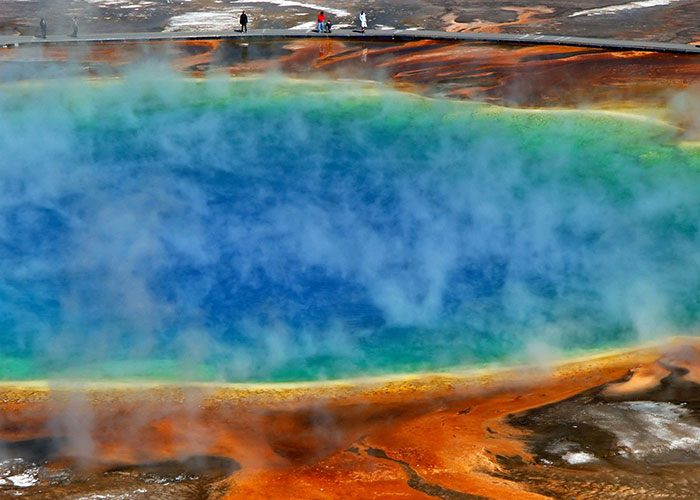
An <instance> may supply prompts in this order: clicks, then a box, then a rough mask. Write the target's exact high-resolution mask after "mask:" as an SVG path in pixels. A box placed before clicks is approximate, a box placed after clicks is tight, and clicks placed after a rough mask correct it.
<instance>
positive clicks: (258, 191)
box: [0, 75, 700, 380]
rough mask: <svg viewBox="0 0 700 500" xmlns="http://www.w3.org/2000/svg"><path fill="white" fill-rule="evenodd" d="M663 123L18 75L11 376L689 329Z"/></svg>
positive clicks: (321, 88) (166, 368) (688, 215)
mask: <svg viewBox="0 0 700 500" xmlns="http://www.w3.org/2000/svg"><path fill="white" fill-rule="evenodd" d="M669 134H670V132H669V130H668V129H665V128H664V127H662V126H659V125H652V124H645V123H642V122H638V121H634V120H628V119H621V118H616V117H612V116H608V115H601V114H583V113H547V114H545V113H532V112H517V111H506V110H499V109H496V108H490V107H486V106H477V105H466V104H462V103H455V102H441V101H430V100H425V99H421V98H416V97H412V96H408V95H404V94H399V93H396V92H393V91H389V90H378V89H374V88H369V87H362V86H360V85H358V84H352V85H351V84H337V83H335V84H332V83H323V82H315V83H310V82H306V83H301V82H292V81H288V80H274V79H271V80H235V81H230V80H225V81H218V80H210V81H207V82H198V83H197V82H191V81H183V80H182V79H180V78H179V77H175V76H168V75H166V76H164V77H162V78H158V79H153V78H145V77H143V76H140V75H132V76H130V77H128V78H126V79H125V80H124V81H120V82H102V83H86V82H83V81H65V82H62V83H61V82H59V83H47V84H42V85H31V86H26V87H7V88H5V89H3V92H2V93H1V94H0V151H1V152H2V157H3V160H2V162H3V167H2V172H3V174H2V177H1V178H0V192H1V193H2V197H0V329H1V331H0V337H1V339H2V349H1V350H0V355H1V356H2V357H3V359H2V362H0V376H2V377H4V378H10V379H12V378H33V377H46V376H66V375H67V376H89V377H98V376H118V377H122V376H155V377H179V378H188V379H201V378H204V379H217V380H295V379H305V378H324V377H338V376H349V375H357V374H367V373H382V372H391V371H403V370H415V369H436V368H441V367H447V366H451V365H455V364H465V363H466V364H469V363H475V362H482V361H488V360H493V359H497V358H502V357H506V358H508V357H518V356H519V353H520V352H521V350H523V348H524V347H526V346H533V345H535V346H536V345H546V346H548V348H550V349H571V348H580V347H593V346H599V345H602V344H608V343H621V342H631V341H636V340H638V339H640V338H651V337H654V336H658V335H662V334H668V333H678V332H693V331H694V330H695V329H696V328H697V325H698V322H699V321H700V306H699V304H700V296H699V295H698V293H699V292H698V290H700V257H699V255H700V253H698V252H697V249H698V248H699V243H700V241H699V240H700V235H699V234H698V220H700V204H698V202H697V199H698V197H697V193H698V189H700V170H699V169H698V159H697V155H696V154H693V153H688V152H684V151H682V150H680V149H678V148H676V147H674V146H671V145H668V141H669V139H670V136H669ZM530 351H532V349H530Z"/></svg>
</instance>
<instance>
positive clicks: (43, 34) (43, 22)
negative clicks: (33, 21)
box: [39, 17, 46, 38]
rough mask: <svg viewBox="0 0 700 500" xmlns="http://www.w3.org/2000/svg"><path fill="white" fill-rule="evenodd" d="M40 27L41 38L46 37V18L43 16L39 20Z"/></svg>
mask: <svg viewBox="0 0 700 500" xmlns="http://www.w3.org/2000/svg"><path fill="white" fill-rule="evenodd" d="M39 28H40V29H41V38H46V19H44V18H43V17H42V18H41V21H39Z"/></svg>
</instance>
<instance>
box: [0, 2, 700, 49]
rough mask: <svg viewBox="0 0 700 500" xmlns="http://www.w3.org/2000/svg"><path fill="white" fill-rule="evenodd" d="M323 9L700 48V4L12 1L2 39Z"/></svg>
mask: <svg viewBox="0 0 700 500" xmlns="http://www.w3.org/2000/svg"><path fill="white" fill-rule="evenodd" d="M319 8H323V9H324V10H325V11H326V13H327V14H328V17H329V19H330V20H331V22H333V23H334V24H335V25H340V26H343V25H344V26H345V27H347V26H353V25H355V24H357V14H358V12H359V11H360V10H365V11H367V13H368V17H369V21H370V27H375V28H376V27H378V28H391V27H393V28H401V29H406V28H414V29H428V30H436V29H440V30H449V31H486V32H502V33H542V34H566V35H575V36H591V37H604V38H624V39H634V40H654V41H661V42H677V43H692V42H695V41H696V40H700V27H699V26H698V23H697V19H698V17H699V14H700V0H658V1H656V2H644V3H643V6H640V2H633V1H626V0H588V1H586V2H578V1H572V0H556V1H551V0H546V1H542V2H540V3H533V2H530V1H529V0H486V1H483V2H466V1H454V0H442V1H441V0H406V1H402V2H394V1H390V0H367V1H357V0H352V1H350V2H341V1H339V0H324V1H322V2H311V3H306V2H304V1H298V2H297V1H294V2H282V1H281V0H269V1H261V0H238V1H235V2H234V1H225V2H221V1H220V0H219V1H216V0H193V1H186V0H149V1H135V0H29V1H27V0H5V1H3V2H2V4H1V5H0V35H11V34H23V35H35V34H38V33H39V19H40V18H41V17H44V18H45V19H46V20H47V22H48V26H49V29H48V31H49V34H67V33H70V32H71V30H72V24H71V23H72V21H71V18H72V17H73V16H75V17H76V18H77V19H78V21H79V24H80V31H81V32H83V33H90V32H92V33H116V32H134V31H135V32H143V31H161V30H166V31H177V30H187V31H191V30H203V31H205V30H226V29H233V28H235V27H238V16H239V15H240V12H241V11H242V10H246V12H247V13H248V14H249V18H250V26H251V27H252V28H295V27H296V28H300V29H311V28H313V27H314V21H315V15H316V13H317V11H318V9H319Z"/></svg>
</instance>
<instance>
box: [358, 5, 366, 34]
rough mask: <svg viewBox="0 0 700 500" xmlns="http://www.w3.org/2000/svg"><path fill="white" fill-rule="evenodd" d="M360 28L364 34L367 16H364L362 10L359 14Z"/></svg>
mask: <svg viewBox="0 0 700 500" xmlns="http://www.w3.org/2000/svg"><path fill="white" fill-rule="evenodd" d="M359 17H360V28H362V33H364V32H365V30H366V29H367V14H365V11H364V10H363V11H362V12H360V16H359Z"/></svg>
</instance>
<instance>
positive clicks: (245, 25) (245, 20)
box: [241, 11, 248, 33]
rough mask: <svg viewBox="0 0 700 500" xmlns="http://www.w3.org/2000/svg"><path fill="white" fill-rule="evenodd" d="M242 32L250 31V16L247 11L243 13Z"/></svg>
mask: <svg viewBox="0 0 700 500" xmlns="http://www.w3.org/2000/svg"><path fill="white" fill-rule="evenodd" d="M241 33H248V16H246V15H245V11H243V13H242V14H241Z"/></svg>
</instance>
